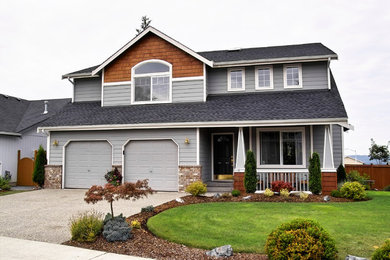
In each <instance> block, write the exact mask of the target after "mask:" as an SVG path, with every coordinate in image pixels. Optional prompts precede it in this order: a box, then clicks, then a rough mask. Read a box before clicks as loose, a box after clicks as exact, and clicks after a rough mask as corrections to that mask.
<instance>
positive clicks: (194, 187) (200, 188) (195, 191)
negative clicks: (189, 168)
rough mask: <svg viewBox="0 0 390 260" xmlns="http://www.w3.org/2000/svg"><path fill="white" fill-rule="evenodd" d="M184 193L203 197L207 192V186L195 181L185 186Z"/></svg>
mask: <svg viewBox="0 0 390 260" xmlns="http://www.w3.org/2000/svg"><path fill="white" fill-rule="evenodd" d="M186 192H188V193H190V194H191V195H192V196H199V195H203V194H205V193H206V192H207V185H206V184H204V183H203V182H201V181H196V182H193V183H191V184H190V185H188V186H187V188H186Z"/></svg>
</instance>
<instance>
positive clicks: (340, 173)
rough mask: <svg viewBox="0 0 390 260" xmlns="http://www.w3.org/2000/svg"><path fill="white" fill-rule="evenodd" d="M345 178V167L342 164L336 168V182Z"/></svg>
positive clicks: (343, 180) (340, 181)
mask: <svg viewBox="0 0 390 260" xmlns="http://www.w3.org/2000/svg"><path fill="white" fill-rule="evenodd" d="M346 179H347V173H346V172H345V168H344V166H343V165H342V164H340V165H339V167H338V168H337V183H342V182H345V180H346Z"/></svg>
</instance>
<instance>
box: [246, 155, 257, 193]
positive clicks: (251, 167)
mask: <svg viewBox="0 0 390 260" xmlns="http://www.w3.org/2000/svg"><path fill="white" fill-rule="evenodd" d="M256 185H257V176H256V160H255V156H254V154H253V152H252V151H251V150H248V151H247V153H246V161H245V175H244V187H245V191H246V192H247V193H254V192H255V191H256Z"/></svg>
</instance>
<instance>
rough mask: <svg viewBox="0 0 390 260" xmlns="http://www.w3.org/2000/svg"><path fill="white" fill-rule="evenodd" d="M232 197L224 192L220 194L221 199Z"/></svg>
mask: <svg viewBox="0 0 390 260" xmlns="http://www.w3.org/2000/svg"><path fill="white" fill-rule="evenodd" d="M231 196H232V195H231V194H230V193H229V192H224V193H222V194H221V198H230V197H231Z"/></svg>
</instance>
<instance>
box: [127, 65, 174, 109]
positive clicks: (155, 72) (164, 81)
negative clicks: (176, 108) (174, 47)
mask: <svg viewBox="0 0 390 260" xmlns="http://www.w3.org/2000/svg"><path fill="white" fill-rule="evenodd" d="M132 75H133V84H132V85H133V98H132V101H133V103H141V104H143V103H166V102H170V100H171V98H170V97H171V91H172V90H171V88H172V87H171V78H172V66H171V65H170V64H169V63H167V62H164V61H159V60H151V61H144V62H141V63H139V64H137V65H136V66H134V67H133V69H132Z"/></svg>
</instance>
